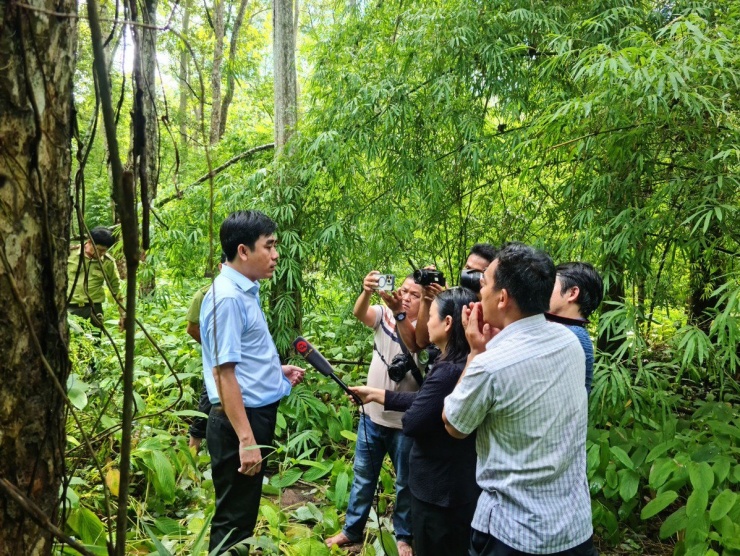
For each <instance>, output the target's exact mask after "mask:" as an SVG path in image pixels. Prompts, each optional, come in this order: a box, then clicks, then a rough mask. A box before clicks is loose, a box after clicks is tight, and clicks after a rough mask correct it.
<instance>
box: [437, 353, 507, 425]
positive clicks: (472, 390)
mask: <svg viewBox="0 0 740 556" xmlns="http://www.w3.org/2000/svg"><path fill="white" fill-rule="evenodd" d="M493 387H494V384H493V374H492V373H491V372H488V371H486V369H485V368H484V366H483V364H482V362H481V361H476V360H473V362H472V363H471V364H470V366H469V367H468V370H467V372H466V373H465V376H464V377H463V378H462V380H461V381H460V382H459V383H458V385H457V386H456V387H455V389H454V390H453V391H452V393H451V394H450V395H449V396H447V397H446V398H445V402H444V412H445V416H446V417H447V421H448V422H449V423H450V425H452V426H453V427H455V429H457V430H458V431H460V432H461V433H463V434H471V433H472V432H473V431H474V430H475V429H477V428H478V425H480V424H481V423H482V422H483V419H485V417H486V415H487V414H488V413H489V412H490V411H491V409H492V408H493V405H494V401H495V398H494V388H493Z"/></svg>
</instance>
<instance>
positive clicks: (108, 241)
mask: <svg viewBox="0 0 740 556" xmlns="http://www.w3.org/2000/svg"><path fill="white" fill-rule="evenodd" d="M90 239H91V240H92V242H93V243H94V244H95V245H99V246H101V247H105V248H106V249H110V248H111V247H113V244H114V243H115V242H116V238H115V237H113V234H112V233H111V231H110V230H109V229H108V228H106V227H105V226H96V227H95V228H93V229H92V230H90Z"/></svg>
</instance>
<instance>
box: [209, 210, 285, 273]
mask: <svg viewBox="0 0 740 556" xmlns="http://www.w3.org/2000/svg"><path fill="white" fill-rule="evenodd" d="M275 230H277V224H276V223H275V221H274V220H272V218H270V217H269V216H267V215H266V214H264V213H262V212H260V211H258V210H239V211H236V212H232V213H231V214H230V215H229V216H227V217H226V220H224V221H223V224H221V230H220V232H219V237H220V238H221V249H222V250H223V252H224V253H226V260H229V261H233V260H234V257H236V252H237V250H238V249H239V246H240V245H246V246H247V247H249V249H251V250H254V244H255V243H256V242H257V240H258V239H259V238H260V237H262V236H269V235H272V234H274V233H275Z"/></svg>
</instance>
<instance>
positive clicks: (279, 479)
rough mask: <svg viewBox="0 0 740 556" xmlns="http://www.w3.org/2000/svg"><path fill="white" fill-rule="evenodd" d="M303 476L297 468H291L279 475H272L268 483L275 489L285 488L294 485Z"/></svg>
mask: <svg viewBox="0 0 740 556" xmlns="http://www.w3.org/2000/svg"><path fill="white" fill-rule="evenodd" d="M301 475H303V471H302V470H301V469H299V468H298V467H291V468H290V469H287V470H286V471H284V472H283V473H282V474H280V475H273V476H272V478H271V479H270V483H272V485H273V486H275V487H277V488H285V487H289V486H290V485H293V484H295V483H296V482H298V480H299V479H300V478H301Z"/></svg>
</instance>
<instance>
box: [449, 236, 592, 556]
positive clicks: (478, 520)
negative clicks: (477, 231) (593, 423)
mask: <svg viewBox="0 0 740 556" xmlns="http://www.w3.org/2000/svg"><path fill="white" fill-rule="evenodd" d="M554 283H555V265H554V264H553V262H552V260H551V259H550V257H549V256H548V255H546V254H545V253H542V252H540V251H537V250H535V249H533V248H531V247H528V246H526V245H523V244H521V243H512V244H509V245H506V246H504V247H503V248H502V249H501V251H499V254H498V256H497V258H496V259H495V260H494V261H493V263H491V265H490V266H489V267H488V268H487V269H486V271H485V273H484V274H483V277H482V278H481V302H480V303H476V304H473V305H472V306H471V307H470V308H467V309H465V310H464V312H463V324H464V325H465V327H466V337H467V339H468V342H469V344H470V347H471V352H470V355H469V357H468V363H467V366H466V368H465V370H464V371H463V375H462V376H461V378H460V381H459V382H458V385H457V387H456V388H455V390H454V391H453V392H452V393H451V394H450V395H449V396H448V397H447V398H446V399H445V406H444V411H443V413H442V418H443V420H444V421H445V424H446V428H447V431H448V432H449V433H450V434H451V435H452V436H454V437H456V438H464V437H466V436H467V435H469V434H470V433H472V432H473V431H475V430H477V436H476V452H477V454H478V464H477V469H476V473H477V481H478V485H479V486H480V487H481V489H482V493H481V495H480V498H479V500H478V506H477V508H476V512H475V516H474V517H473V523H472V526H473V534H472V538H471V547H470V555H471V556H525V555H531V554H558V555H562V556H595V555H596V550H595V549H594V546H593V542H592V539H591V536H592V533H593V529H592V524H591V498H590V495H589V490H588V481H587V478H586V424H587V395H586V390H585V388H584V387H583V377H584V374H585V356H584V353H583V349H581V346H580V344H579V342H578V339H577V338H576V336H575V335H573V334H572V333H571V332H570V331H568V330H567V329H566V328H565V327H563V326H560V325H559V324H555V323H548V322H547V321H546V320H545V317H544V314H543V313H544V312H545V311H546V310H547V309H548V305H549V302H550V295H551V293H552V291H553V285H554ZM494 332H498V333H497V334H495V335H494Z"/></svg>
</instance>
